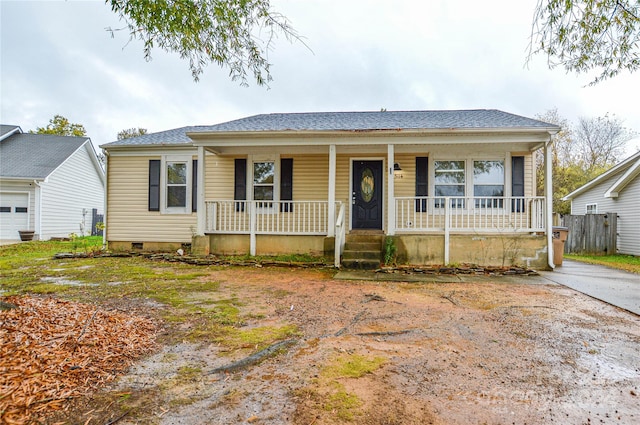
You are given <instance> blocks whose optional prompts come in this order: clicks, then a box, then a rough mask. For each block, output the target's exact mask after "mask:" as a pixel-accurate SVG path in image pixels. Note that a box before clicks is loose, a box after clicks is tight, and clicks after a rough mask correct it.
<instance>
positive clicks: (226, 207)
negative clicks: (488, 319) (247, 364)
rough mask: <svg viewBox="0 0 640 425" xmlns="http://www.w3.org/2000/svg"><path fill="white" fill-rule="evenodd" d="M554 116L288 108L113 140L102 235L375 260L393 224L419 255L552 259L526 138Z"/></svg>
mask: <svg viewBox="0 0 640 425" xmlns="http://www.w3.org/2000/svg"><path fill="white" fill-rule="evenodd" d="M558 130H559V128H558V127H557V126H555V125H552V124H548V123H544V122H541V121H537V120H533V119H530V118H525V117H521V116H517V115H513V114H509V113H506V112H502V111H498V110H463V111H406V112H391V111H381V112H335V113H331V112H329V113H288V114H287V113H285V114H267V115H256V116H251V117H248V118H243V119H239V120H236V121H231V122H226V123H222V124H218V125H212V126H193V127H183V128H178V129H173V130H168V131H163V132H159V133H153V134H147V135H143V136H140V137H136V138H131V139H125V140H121V141H117V142H112V143H109V144H106V145H103V146H101V147H102V148H103V149H104V150H105V152H106V154H107V155H106V156H107V161H108V162H107V170H108V173H107V206H106V222H107V223H106V229H107V230H106V232H107V233H106V239H107V241H108V244H109V247H110V248H111V249H124V250H127V249H132V248H133V249H143V250H159V249H177V248H180V247H181V246H182V245H183V244H191V243H192V244H193V245H192V248H193V250H194V251H195V252H198V253H209V252H211V253H218V254H233V253H242V254H246V253H249V254H251V255H256V254H276V253H320V254H322V253H324V254H325V255H335V261H336V265H339V264H340V260H341V256H342V260H345V259H347V257H349V258H353V256H354V255H356V256H357V254H358V253H360V254H362V258H361V260H362V261H363V262H364V261H365V257H366V256H367V255H369V254H372V255H373V257H374V258H373V261H374V262H376V263H377V264H378V265H379V263H380V254H381V250H382V248H379V249H376V246H378V247H380V246H381V245H382V243H383V242H382V240H383V238H384V236H393V242H394V244H395V246H396V248H397V254H398V256H399V258H400V259H401V260H402V261H406V262H409V263H414V264H428V263H430V264H449V263H476V264H483V265H490V264H498V265H501V264H512V263H516V264H523V265H530V266H533V267H538V268H547V267H553V266H552V261H551V260H552V258H553V257H550V255H551V254H552V252H551V251H552V246H551V245H552V244H551V242H552V240H551V238H552V235H551V203H550V192H551V190H550V188H551V186H550V184H551V178H550V176H549V178H548V179H547V182H546V183H545V187H546V189H547V195H546V196H545V197H537V196H536V194H535V188H536V182H535V169H534V152H535V151H536V150H537V149H539V148H544V149H545V151H546V155H545V157H546V158H547V160H548V158H549V149H548V148H549V143H550V137H551V135H552V134H555V133H556V132H557V131H558ZM547 163H548V164H549V165H550V162H549V161H547ZM550 169H551V168H550V166H549V167H545V170H547V171H548V173H549V174H550ZM345 241H346V248H345ZM369 251H374V252H373V253H371V252H369ZM375 251H377V252H375ZM357 261H360V259H357Z"/></svg>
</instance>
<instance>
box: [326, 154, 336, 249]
mask: <svg viewBox="0 0 640 425" xmlns="http://www.w3.org/2000/svg"><path fill="white" fill-rule="evenodd" d="M328 203H329V205H328V206H327V209H328V211H327V236H328V237H333V236H335V235H336V145H329V199H328Z"/></svg>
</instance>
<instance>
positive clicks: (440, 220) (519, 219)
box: [395, 197, 545, 233]
mask: <svg viewBox="0 0 640 425" xmlns="http://www.w3.org/2000/svg"><path fill="white" fill-rule="evenodd" d="M544 202H545V201H544V197H402V198H396V200H395V206H396V223H395V227H396V231H397V232H429V231H460V232H476V233H477V232H485V233H487V232H505V231H508V232H514V231H515V232H541V231H544V230H545V220H544V216H545V208H544Z"/></svg>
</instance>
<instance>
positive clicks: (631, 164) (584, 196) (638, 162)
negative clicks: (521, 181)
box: [562, 152, 640, 255]
mask: <svg viewBox="0 0 640 425" xmlns="http://www.w3.org/2000/svg"><path fill="white" fill-rule="evenodd" d="M562 200H563V201H571V214H574V215H582V214H606V213H616V214H617V215H618V220H617V224H618V232H617V233H618V238H617V239H618V242H617V244H618V252H619V253H621V254H632V255H640V152H636V153H635V154H634V155H631V156H630V157H629V158H627V159H625V160H624V161H622V162H620V163H619V164H617V165H616V166H614V167H613V168H611V169H610V170H609V171H606V172H604V173H603V174H601V175H599V176H598V177H596V178H595V179H593V180H591V181H590V182H589V183H587V184H585V185H584V186H581V187H579V188H578V189H576V190H574V191H573V192H571V193H570V194H568V195H567V196H565V197H564V198H562Z"/></svg>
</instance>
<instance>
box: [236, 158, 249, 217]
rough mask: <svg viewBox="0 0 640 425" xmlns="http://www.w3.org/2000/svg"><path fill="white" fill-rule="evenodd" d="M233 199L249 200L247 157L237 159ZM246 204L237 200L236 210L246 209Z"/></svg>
mask: <svg viewBox="0 0 640 425" xmlns="http://www.w3.org/2000/svg"><path fill="white" fill-rule="evenodd" d="M233 199H234V200H236V201H246V200H247V160H246V159H245V158H236V160H235V170H234V187H233ZM244 205H245V203H244V202H236V211H244Z"/></svg>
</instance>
